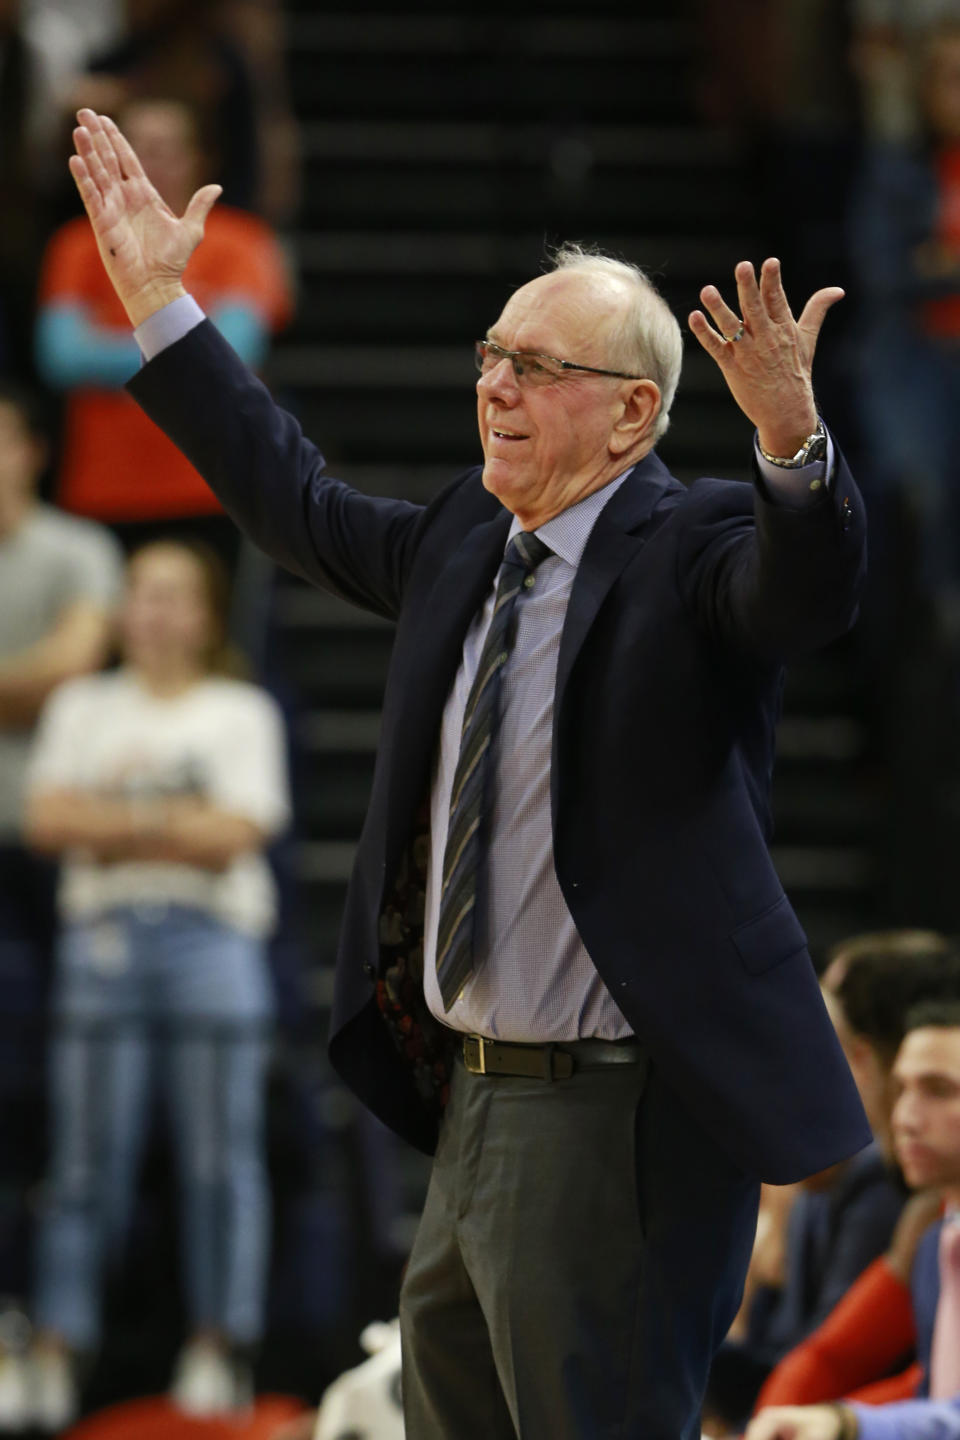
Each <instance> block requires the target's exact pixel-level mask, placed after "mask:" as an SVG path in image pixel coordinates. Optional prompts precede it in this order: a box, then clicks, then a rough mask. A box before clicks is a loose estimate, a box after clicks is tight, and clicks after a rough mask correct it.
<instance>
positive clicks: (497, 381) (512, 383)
mask: <svg viewBox="0 0 960 1440" xmlns="http://www.w3.org/2000/svg"><path fill="white" fill-rule="evenodd" d="M519 389H520V387H519V385H518V383H517V372H516V371H515V370H514V368H513V361H512V360H511V359H510V358H509V356H507V355H504V356H503V358H502V359H501V360H498V361H497V363H496V365H494V366H493V368H492V369H491V370H485V371H484V372H483V374H482V375H480V376H478V377H477V394H478V395H482V396H483V397H484V398H485V399H487V400H494V399H502V398H506V397H508V398H510V399H511V400H515V399H516V397H517V395H518V393H519Z"/></svg>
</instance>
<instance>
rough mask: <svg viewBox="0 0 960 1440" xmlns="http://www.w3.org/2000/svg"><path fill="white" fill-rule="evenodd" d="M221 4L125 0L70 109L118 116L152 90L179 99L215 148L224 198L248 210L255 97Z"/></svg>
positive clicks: (256, 162) (254, 161)
mask: <svg viewBox="0 0 960 1440" xmlns="http://www.w3.org/2000/svg"><path fill="white" fill-rule="evenodd" d="M223 8H224V7H223V3H222V0H125V4H124V7H123V9H124V17H125V24H124V27H123V31H122V33H121V35H120V38H119V40H118V42H117V43H116V44H115V45H113V46H111V47H110V48H109V49H107V50H106V51H102V52H101V53H99V54H97V55H95V56H93V57H92V59H91V60H90V62H89V64H88V66H87V69H86V71H85V73H84V74H83V75H79V76H77V78H76V80H75V82H74V84H73V86H72V89H71V92H70V101H69V113H70V115H71V116H72V115H73V114H75V113H76V111H77V110H78V109H79V108H80V107H81V106H84V105H89V106H90V107H91V108H93V109H97V110H105V111H106V112H107V113H109V114H116V112H117V111H118V110H120V109H122V108H125V107H126V105H127V104H129V103H132V102H134V101H137V100H145V99H153V98H155V97H157V96H165V97H168V98H171V99H173V98H175V99H177V100H180V101H181V102H182V103H183V104H185V105H187V106H188V107H189V108H190V109H191V110H192V111H193V113H194V114H195V115H196V116H198V117H199V118H200V120H201V123H202V125H203V128H204V131H205V132H206V133H207V135H208V138H209V141H210V142H211V147H212V149H213V150H215V152H216V156H217V179H218V180H219V182H220V183H221V184H222V185H223V193H224V200H225V202H226V203H227V204H228V205H237V206H240V207H241V208H243V209H245V210H252V209H255V208H256V202H257V196H258V191H259V185H260V161H261V157H260V134H259V122H260V104H259V96H258V93H257V86H256V83H255V79H254V74H253V70H252V67H251V65H250V63H249V57H248V56H247V54H246V53H245V51H244V48H243V45H242V44H241V43H240V42H239V40H238V38H237V37H236V36H235V35H234V34H233V33H232V32H231V28H230V27H229V26H228V25H226V24H225V23H224V18H223Z"/></svg>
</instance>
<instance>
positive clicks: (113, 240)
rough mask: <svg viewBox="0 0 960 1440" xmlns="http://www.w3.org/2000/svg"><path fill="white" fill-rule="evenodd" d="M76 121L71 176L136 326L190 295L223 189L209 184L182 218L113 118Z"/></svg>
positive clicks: (88, 116)
mask: <svg viewBox="0 0 960 1440" xmlns="http://www.w3.org/2000/svg"><path fill="white" fill-rule="evenodd" d="M77 119H78V121H79V124H78V126H77V128H76V130H74V132H73V139H74V144H75V145H76V154H75V155H72V156H71V158H70V173H71V174H72V176H73V178H74V180H75V182H76V185H77V189H78V190H79V192H80V198H81V199H82V201H83V204H84V207H85V209H86V212H87V214H88V216H89V217H90V223H91V225H92V226H93V232H94V235H95V236H96V240H97V245H98V247H99V250H100V255H101V258H102V260H103V263H104V266H105V267H106V271H107V274H108V275H109V277H110V280H111V282H112V283H113V286H114V289H115V290H116V292H117V294H118V295H119V297H120V299H121V301H122V302H123V305H124V308H125V309H126V311H127V314H128V315H129V317H130V321H131V323H132V324H133V325H135V326H136V325H139V324H140V323H141V322H142V321H143V320H145V319H146V318H147V316H148V315H150V314H152V313H153V312H154V311H155V310H158V309H160V307H161V306H162V305H165V304H167V303H168V302H169V301H170V300H172V299H174V298H176V296H177V295H181V294H183V285H182V282H181V277H182V275H183V272H184V270H185V268H186V265H187V262H188V260H189V259H190V256H191V255H192V254H193V252H194V250H195V249H196V247H197V246H198V245H199V243H200V241H201V240H202V239H203V228H204V224H205V223H206V218H207V216H208V215H209V213H210V210H211V209H212V207H213V205H214V203H215V202H216V200H217V198H218V197H219V195H220V193H221V187H220V186H219V185H205V186H204V187H203V189H202V190H198V191H197V193H196V194H195V195H194V196H193V198H192V199H191V201H190V204H189V205H188V206H187V208H186V210H185V212H184V214H183V215H182V216H181V217H178V216H176V215H175V214H174V213H173V211H172V210H171V209H170V207H169V205H167V203H166V202H165V201H164V200H163V199H162V198H161V196H160V195H159V194H158V192H157V190H156V189H155V188H154V186H153V185H152V184H151V183H150V181H149V180H148V179H147V176H146V175H145V174H144V171H143V167H142V165H141V164H140V161H139V160H138V159H137V156H136V154H135V152H134V150H133V147H132V146H131V145H130V143H129V141H128V140H127V139H126V137H125V136H124V135H123V134H122V133H121V132H120V130H119V129H118V128H117V126H116V125H115V124H114V122H113V121H112V120H111V119H109V117H108V116H106V115H96V114H94V112H93V111H92V110H81V111H79V113H78V115H77Z"/></svg>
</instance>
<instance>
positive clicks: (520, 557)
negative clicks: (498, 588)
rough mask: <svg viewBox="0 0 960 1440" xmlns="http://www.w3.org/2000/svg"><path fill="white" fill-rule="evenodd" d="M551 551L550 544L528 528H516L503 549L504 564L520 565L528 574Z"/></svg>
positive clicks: (550, 553) (551, 552)
mask: <svg viewBox="0 0 960 1440" xmlns="http://www.w3.org/2000/svg"><path fill="white" fill-rule="evenodd" d="M552 554H553V551H552V550H551V549H550V546H549V545H547V544H546V543H545V542H544V541H543V540H541V539H540V536H539V535H534V534H533V532H532V531H530V530H518V531H517V533H516V535H514V536H513V537H512V539H511V541H510V543H509V545H508V546H507V548H506V550H505V551H504V556H503V563H504V565H520V566H522V567H523V569H524V570H526V571H527V572H528V573H529V574H532V573H533V571H534V570H536V568H537V566H538V565H539V564H540V563H541V562H542V561H544V560H546V558H547V556H548V555H552Z"/></svg>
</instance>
